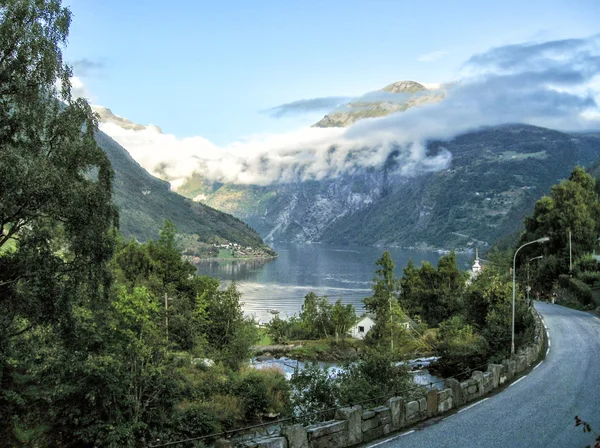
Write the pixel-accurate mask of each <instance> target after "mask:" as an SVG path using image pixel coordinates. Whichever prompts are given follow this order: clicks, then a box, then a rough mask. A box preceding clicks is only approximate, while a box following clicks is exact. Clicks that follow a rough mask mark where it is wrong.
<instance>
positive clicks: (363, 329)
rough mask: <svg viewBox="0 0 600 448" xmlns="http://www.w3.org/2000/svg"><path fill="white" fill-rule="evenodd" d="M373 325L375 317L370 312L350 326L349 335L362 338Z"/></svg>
mask: <svg viewBox="0 0 600 448" xmlns="http://www.w3.org/2000/svg"><path fill="white" fill-rule="evenodd" d="M374 326H375V319H374V317H373V316H371V315H370V314H365V315H364V316H363V317H361V318H360V319H359V320H358V322H357V323H356V325H354V326H353V327H352V328H350V335H351V336H352V337H353V338H354V339H364V338H365V336H366V335H367V333H368V332H369V330H371V328H373V327H374Z"/></svg>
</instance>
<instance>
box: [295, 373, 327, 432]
mask: <svg viewBox="0 0 600 448" xmlns="http://www.w3.org/2000/svg"><path fill="white" fill-rule="evenodd" d="M290 384H291V386H292V390H293V394H292V402H293V404H294V408H295V412H296V413H297V414H310V415H309V416H308V417H307V419H306V420H307V423H313V422H318V421H323V420H326V419H327V417H330V418H331V417H333V415H331V414H333V412H332V410H333V409H334V408H335V407H336V406H337V404H338V401H337V398H336V397H337V396H338V391H337V388H338V383H337V381H336V380H335V378H334V377H333V376H332V372H331V371H330V369H328V368H321V367H319V365H318V364H317V363H310V364H307V365H306V366H305V368H304V369H303V370H301V371H299V372H296V373H294V375H292V378H291V380H290ZM327 411H328V412H327Z"/></svg>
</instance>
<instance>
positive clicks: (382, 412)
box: [373, 406, 391, 419]
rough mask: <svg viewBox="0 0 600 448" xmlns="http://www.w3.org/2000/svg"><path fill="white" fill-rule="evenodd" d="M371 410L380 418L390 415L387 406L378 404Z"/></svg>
mask: <svg viewBox="0 0 600 448" xmlns="http://www.w3.org/2000/svg"><path fill="white" fill-rule="evenodd" d="M373 411H374V412H375V413H376V414H377V416H378V417H379V418H380V419H381V418H385V417H390V416H391V413H390V408H388V407H387V406H378V407H376V408H374V409H373Z"/></svg>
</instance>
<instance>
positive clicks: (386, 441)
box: [368, 429, 415, 448]
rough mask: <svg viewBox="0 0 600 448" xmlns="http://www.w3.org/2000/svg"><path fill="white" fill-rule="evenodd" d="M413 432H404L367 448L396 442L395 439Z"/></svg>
mask: <svg viewBox="0 0 600 448" xmlns="http://www.w3.org/2000/svg"><path fill="white" fill-rule="evenodd" d="M413 432H415V430H414V429H413V430H411V431H406V432H404V433H402V434H400V435H397V436H394V437H390V438H389V439H385V440H382V441H381V442H377V443H374V444H373V445H369V446H368V448H373V447H375V446H379V445H383V444H384V443H388V442H391V441H392V440H396V439H398V438H400V437H403V436H406V435H408V434H411V433H413Z"/></svg>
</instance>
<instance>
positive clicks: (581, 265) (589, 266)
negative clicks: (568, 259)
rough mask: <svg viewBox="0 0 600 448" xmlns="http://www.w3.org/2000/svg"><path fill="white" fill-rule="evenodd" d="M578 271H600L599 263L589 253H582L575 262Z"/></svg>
mask: <svg viewBox="0 0 600 448" xmlns="http://www.w3.org/2000/svg"><path fill="white" fill-rule="evenodd" d="M575 269H576V270H577V271H578V272H600V263H598V261H597V260H596V259H595V258H594V257H592V256H591V255H584V256H583V257H581V258H580V259H579V260H577V261H576V262H575Z"/></svg>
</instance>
